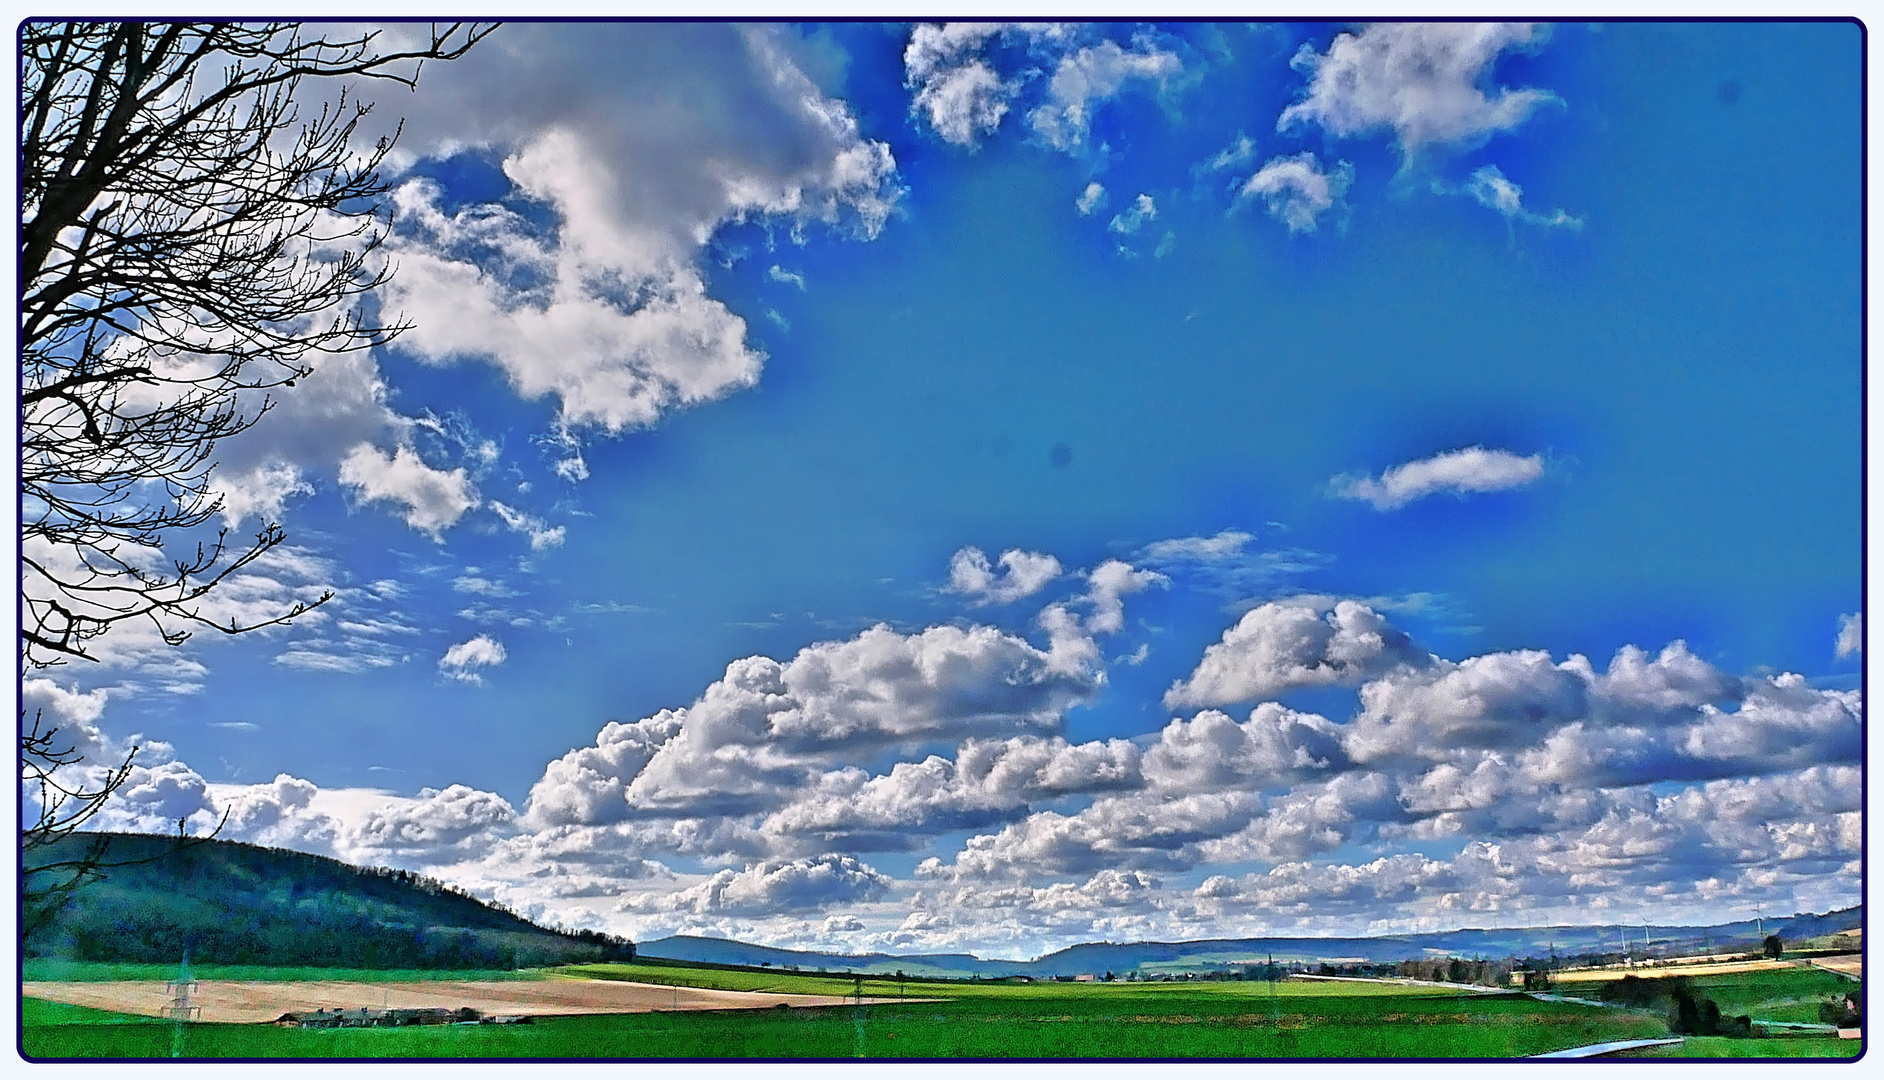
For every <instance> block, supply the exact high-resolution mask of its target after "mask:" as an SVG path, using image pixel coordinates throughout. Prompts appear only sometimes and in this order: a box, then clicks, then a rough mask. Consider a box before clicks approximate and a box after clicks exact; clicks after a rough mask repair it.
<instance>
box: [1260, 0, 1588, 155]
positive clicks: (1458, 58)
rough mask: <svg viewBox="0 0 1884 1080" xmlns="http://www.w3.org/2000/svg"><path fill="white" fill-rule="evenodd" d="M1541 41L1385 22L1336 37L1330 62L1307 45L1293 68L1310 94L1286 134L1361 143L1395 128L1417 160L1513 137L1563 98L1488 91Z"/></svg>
mask: <svg viewBox="0 0 1884 1080" xmlns="http://www.w3.org/2000/svg"><path fill="white" fill-rule="evenodd" d="M1541 40H1542V33H1541V32H1540V31H1539V30H1538V29H1537V28H1536V27H1534V26H1532V25H1530V24H1527V23H1375V24H1373V25H1370V26H1368V27H1366V28H1364V29H1363V30H1361V31H1360V32H1359V33H1357V34H1351V33H1341V34H1337V35H1335V38H1334V40H1333V41H1332V42H1330V43H1329V46H1328V51H1327V52H1326V53H1325V54H1317V53H1316V52H1315V50H1314V48H1313V47H1312V46H1308V45H1304V46H1303V47H1302V49H1301V51H1300V52H1298V53H1297V54H1296V56H1295V59H1294V61H1293V62H1292V64H1293V66H1294V67H1295V68H1296V69H1297V70H1299V71H1301V72H1302V73H1303V74H1304V75H1306V76H1307V77H1308V80H1309V82H1308V88H1307V91H1306V93H1305V94H1304V96H1303V98H1302V100H1301V101H1298V102H1296V103H1295V104H1293V105H1291V106H1289V107H1288V108H1287V109H1284V110H1283V112H1282V115H1281V117H1279V118H1278V119H1277V121H1276V129H1277V130H1278V131H1281V130H1286V129H1287V128H1289V127H1292V126H1294V125H1296V124H1300V123H1304V122H1308V123H1315V124H1319V125H1321V126H1322V127H1324V128H1326V129H1327V130H1328V131H1329V132H1331V133H1333V134H1335V135H1338V136H1352V135H1363V134H1367V133H1369V132H1372V131H1377V130H1380V129H1383V128H1387V129H1391V130H1392V131H1393V133H1394V138H1395V141H1396V142H1397V144H1398V145H1399V147H1400V149H1401V152H1402V153H1403V154H1405V155H1406V157H1407V158H1408V159H1409V160H1410V159H1411V158H1412V156H1413V154H1414V152H1415V151H1417V150H1419V149H1420V148H1422V147H1425V146H1430V145H1436V144H1445V143H1454V144H1470V143H1473V142H1476V141H1478V140H1481V139H1483V138H1486V137H1488V136H1490V135H1492V134H1494V133H1496V132H1500V131H1509V130H1511V129H1512V128H1515V127H1517V126H1518V125H1519V124H1521V123H1523V122H1524V121H1525V119H1526V118H1527V117H1529V116H1530V115H1531V113H1532V112H1534V111H1535V110H1536V109H1537V107H1538V106H1540V105H1542V104H1544V103H1546V102H1551V101H1555V100H1557V99H1556V98H1555V97H1554V96H1553V95H1552V94H1550V93H1549V92H1548V91H1544V90H1535V89H1529V88H1526V89H1522V90H1512V89H1509V88H1505V87H1500V88H1498V89H1497V90H1496V91H1495V92H1493V94H1491V95H1490V96H1487V94H1486V93H1485V91H1484V90H1483V89H1481V84H1482V83H1484V81H1485V80H1486V79H1487V78H1488V77H1489V76H1490V74H1491V69H1492V67H1493V66H1494V65H1495V64H1496V62H1497V60H1498V57H1499V55H1500V54H1501V53H1503V52H1504V51H1505V50H1507V49H1513V48H1526V47H1533V46H1535V45H1537V44H1539V43H1540V42H1541Z"/></svg>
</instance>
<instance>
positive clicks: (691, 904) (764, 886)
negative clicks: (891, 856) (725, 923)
mask: <svg viewBox="0 0 1884 1080" xmlns="http://www.w3.org/2000/svg"><path fill="white" fill-rule="evenodd" d="M889 884H890V879H889V878H888V877H886V876H884V875H883V874H881V873H878V872H877V870H876V869H875V868H874V867H872V866H870V865H869V864H868V863H864V862H859V861H858V860H856V859H854V858H852V857H850V856H848V855H820V856H816V857H813V858H809V859H790V860H786V859H768V860H766V861H764V862H759V863H755V864H753V865H751V866H748V867H746V868H745V869H744V870H738V871H734V870H721V871H719V872H718V873H716V874H714V875H713V876H712V877H710V878H708V879H707V880H706V881H703V882H701V883H700V884H698V885H695V886H693V887H691V888H688V889H683V890H681V891H680V892H677V893H669V894H665V895H663V894H655V895H653V896H644V897H638V898H632V899H628V900H624V901H623V906H622V909H623V910H629V911H634V910H641V911H647V910H650V909H652V910H656V911H683V912H690V913H692V914H696V915H719V914H729V915H761V916H772V915H778V914H781V913H784V912H798V911H815V910H819V909H822V908H826V907H830V906H831V905H833V904H856V903H861V902H867V901H870V900H875V899H877V898H878V897H880V896H882V895H883V893H884V892H885V891H886V890H887V888H888V886H889Z"/></svg>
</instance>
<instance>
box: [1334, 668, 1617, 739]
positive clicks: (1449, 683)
mask: <svg viewBox="0 0 1884 1080" xmlns="http://www.w3.org/2000/svg"><path fill="white" fill-rule="evenodd" d="M1589 693H1590V676H1589V662H1588V661H1587V660H1585V659H1583V658H1582V657H1580V656H1577V657H1571V658H1570V659H1569V660H1567V661H1565V662H1564V663H1562V664H1554V663H1552V661H1551V658H1550V654H1549V653H1546V652H1538V651H1525V652H1505V653H1488V654H1486V655H1484V656H1474V657H1471V658H1469V659H1467V660H1465V661H1463V662H1461V663H1457V664H1454V663H1451V662H1450V661H1443V660H1442V661H1438V662H1436V663H1434V664H1431V665H1430V666H1426V667H1423V668H1402V669H1401V670H1400V671H1398V672H1394V673H1389V674H1387V675H1386V676H1384V677H1382V678H1379V679H1376V680H1375V681H1373V682H1370V683H1368V684H1367V685H1365V686H1363V687H1361V712H1360V714H1359V715H1358V716H1356V717H1355V719H1354V722H1353V725H1352V727H1351V728H1350V729H1349V731H1348V733H1347V737H1346V739H1345V740H1344V741H1345V743H1346V746H1347V750H1348V754H1349V755H1350V756H1351V757H1353V758H1354V760H1356V761H1361V762H1374V761H1378V760H1382V759H1391V758H1430V759H1433V760H1440V761H1443V760H1446V759H1447V758H1448V756H1450V755H1454V754H1459V753H1462V752H1464V751H1466V750H1469V749H1516V748H1519V747H1523V746H1528V745H1531V744H1533V743H1535V742H1538V741H1540V740H1541V738H1542V737H1543V736H1544V735H1546V734H1548V733H1549V732H1550V731H1551V730H1552V729H1554V728H1556V727H1558V726H1561V725H1563V724H1566V723H1569V722H1570V721H1572V720H1575V719H1578V718H1580V717H1582V716H1584V715H1585V714H1586V713H1587V712H1588V709H1589Z"/></svg>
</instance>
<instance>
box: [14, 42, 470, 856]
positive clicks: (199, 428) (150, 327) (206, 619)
mask: <svg viewBox="0 0 1884 1080" xmlns="http://www.w3.org/2000/svg"><path fill="white" fill-rule="evenodd" d="M321 29H322V28H309V27H303V26H300V25H298V24H293V23H266V24H260V23H168V22H117V23H107V22H65V21H35V22H28V23H25V24H24V25H23V26H22V27H21V30H20V91H21V99H20V127H19V132H20V158H19V169H20V173H19V177H20V199H21V202H20V223H21V224H20V264H19V265H20V273H19V280H20V439H21V448H20V545H21V586H20V587H21V625H20V654H21V661H22V664H23V665H24V666H25V667H26V668H27V669H40V668H45V667H50V666H54V665H59V664H63V663H67V662H69V661H72V660H95V659H97V651H96V650H97V645H98V641H99V639H100V638H101V637H102V636H103V635H104V634H106V633H107V632H108V631H110V630H111V629H113V628H114V627H116V626H119V625H120V624H123V623H127V622H144V623H147V624H148V625H150V626H151V627H153V628H154V629H155V631H156V633H157V634H158V635H160V636H161V639H162V640H163V641H165V642H167V643H169V644H171V645H178V644H181V643H182V642H183V641H184V640H186V639H187V638H188V637H189V636H190V634H191V632H192V630H193V629H195V628H198V627H204V626H207V627H210V628H212V629H214V630H217V631H219V632H221V633H224V634H240V633H244V632H247V631H250V630H255V629H258V628H260V627H264V626H273V625H278V624H281V623H285V622H287V621H288V620H290V619H293V618H294V617H295V616H297V615H301V614H304V613H305V612H306V611H307V610H309V609H310V608H312V607H314V606H318V605H319V604H321V603H324V602H325V601H326V600H328V599H329V598H330V597H331V593H327V594H323V595H321V596H320V597H319V598H317V599H313V600H311V602H297V603H294V604H292V605H289V606H287V607H286V608H285V609H284V610H281V611H280V612H279V613H276V614H272V615H268V616H264V617H261V618H257V619H252V620H248V621H244V620H241V619H234V618H228V619H224V618H221V617H219V616H217V615H216V614H214V612H213V610H212V609H211V608H209V606H208V600H209V597H210V594H211V593H212V591H213V590H215V588H216V587H217V585H218V584H220V583H221V582H223V581H225V580H227V579H228V578H229V576H230V575H232V574H235V573H237V572H238V571H240V570H242V569H243V568H244V567H246V566H249V565H250V564H252V563H253V562H254V561H255V560H256V559H258V558H260V557H262V556H263V555H265V554H266V553H267V552H268V551H269V550H271V549H272V548H274V547H276V546H277V545H279V544H280V543H282V541H283V540H284V539H285V534H284V533H283V531H282V529H281V527H280V526H279V525H278V524H276V523H274V522H267V523H265V524H264V525H263V526H262V527H261V528H260V530H259V531H258V532H257V533H256V534H255V535H254V537H253V539H252V540H246V539H245V540H243V541H241V542H239V543H231V542H230V539H229V537H228V536H227V531H226V530H215V529H213V528H212V525H211V521H212V519H213V518H214V517H215V516H216V515H217V514H218V513H219V512H220V511H221V509H222V502H221V500H220V498H219V497H218V496H217V495H216V493H215V489H214V487H213V485H212V482H211V477H212V473H213V471H214V469H215V466H216V459H215V450H216V445H217V443H218V442H219V441H220V440H222V439H226V438H228V437H229V436H231V435H235V434H237V433H239V432H242V431H244V430H247V429H248V428H249V427H251V426H253V425H254V424H255V423H257V422H258V421H259V420H260V419H261V418H262V416H263V415H264V414H266V413H267V412H268V410H269V408H270V407H271V404H272V399H271V397H270V394H271V392H278V390H279V388H282V387H292V386H293V385H294V384H295V380H297V379H299V378H302V377H305V376H306V375H307V374H309V373H310V372H311V371H312V367H311V364H310V359H311V358H312V357H313V356H315V355H317V354H320V353H344V352H351V351H356V350H361V349H370V348H373V347H375V346H378V345H382V344H384V343H386V342H387V341H390V340H391V339H392V338H393V337H394V336H395V335H397V334H398V333H399V332H400V331H401V330H402V329H404V327H403V325H401V324H399V323H398V322H396V321H390V322H389V321H385V320H380V319H376V318H373V317H371V316H370V315H369V314H367V313H366V312H365V310H364V306H363V304H362V303H361V301H362V300H363V299H364V298H365V297H366V294H368V293H371V292H372V291H373V290H374V289H375V288H376V287H378V286H379V285H381V284H382V283H384V282H385V281H386V279H387V276H388V275H389V273H390V269H389V268H388V267H387V266H386V265H385V264H384V261H383V260H381V259H378V258H376V256H375V251H376V249H377V248H378V246H379V245H380V243H381V241H382V240H383V239H384V237H385V235H386V231H387V229H388V227H389V224H390V219H389V215H388V212H387V211H386V210H385V209H384V208H383V204H382V201H381V198H380V197H381V196H382V195H383V194H384V193H385V192H386V190H387V185H386V183H385V182H384V181H383V180H382V179H381V177H380V175H379V168H380V165H381V164H382V163H383V161H384V160H385V157H386V154H387V153H388V151H389V150H390V149H391V145H392V139H391V138H382V139H379V140H377V141H376V142H374V143H373V144H372V145H370V146H365V147H359V146H355V145H354V136H355V133H356V130H357V128H358V125H359V123H360V121H361V119H362V118H363V117H364V116H365V115H366V114H367V112H368V110H369V108H370V106H368V105H365V104H362V103H361V102H359V101H358V100H357V99H356V97H355V93H354V88H355V87H356V86H358V85H359V84H360V82H361V80H367V79H373V80H382V81H388V82H393V83H399V84H403V85H405V86H407V87H412V86H415V85H416V84H417V80H418V77H419V72H420V70H421V68H422V66H423V64H424V62H425V61H427V60H449V59H453V58H456V57H458V56H461V55H463V54H464V52H465V51H466V50H467V49H469V48H470V47H471V46H473V45H475V44H476V43H477V42H478V41H479V40H481V39H482V38H483V37H484V36H485V35H487V34H489V33H490V32H491V31H492V30H493V29H495V27H494V26H489V25H478V24H467V23H452V24H449V25H442V24H434V25H432V26H431V27H429V29H428V30H427V31H426V32H424V33H422V34H418V35H415V36H414V39H413V40H412V41H411V42H410V43H409V44H405V45H401V44H392V43H389V42H387V41H384V40H382V38H383V37H390V36H391V35H384V34H382V33H381V32H380V31H376V30H338V31H334V32H330V33H325V34H323V33H321V32H319V31H320V30H321ZM326 29H328V30H333V28H331V27H329V28H326ZM401 32H402V33H406V34H410V30H407V29H406V28H401ZM310 80H313V81H315V82H319V83H321V84H323V85H330V86H332V87H334V89H333V90H332V92H331V94H330V95H329V96H328V97H327V98H326V99H325V100H323V101H322V102H321V103H320V104H319V105H318V106H317V107H314V106H307V107H304V101H305V99H306V96H307V94H306V91H307V90H308V87H309V84H310ZM395 135H396V132H395ZM134 752H135V751H133V753H134ZM20 763H21V780H22V785H23V786H25V787H27V788H29V789H30V788H35V787H36V788H37V791H36V792H34V791H31V790H28V791H23V795H29V796H30V795H33V794H35V793H37V794H38V795H39V796H41V798H40V803H39V805H40V808H41V809H40V813H39V818H38V821H37V823H26V824H24V828H23V837H22V843H23V844H24V846H25V847H26V848H27V849H28V850H29V851H30V850H31V849H33V848H35V847H40V846H43V845H45V844H47V843H50V842H52V841H54V840H57V839H58V838H60V837H63V836H65V835H67V834H69V833H71V832H72V831H73V830H75V829H77V828H78V827H79V826H80V825H81V824H83V823H84V821H86V820H87V819H89V818H90V817H91V816H92V815H93V814H95V813H96V812H97V811H98V810H99V809H100V808H101V807H102V805H103V804H104V801H105V799H106V798H107V797H108V796H109V795H110V794H111V792H112V791H114V790H116V789H117V788H118V787H119V786H120V785H122V784H123V783H124V781H125V779H126V778H127V776H128V775H129V770H130V758H129V757H127V758H126V759H125V760H124V762H123V763H122V764H120V765H119V766H116V767H114V768H105V769H94V770H92V775H91V776H90V778H89V779H88V780H87V781H86V782H84V783H62V782H60V781H59V780H58V777H59V776H60V775H61V773H60V771H61V770H62V769H63V770H67V771H66V772H65V773H64V774H63V775H65V776H71V775H73V772H74V771H75V767H76V766H79V765H80V759H79V758H78V756H77V755H76V751H75V750H74V749H73V748H72V747H71V746H70V745H68V744H65V743H61V742H60V741H58V739H57V730H56V729H52V730H45V729H42V726H41V724H40V720H39V718H38V717H37V716H35V717H34V720H33V723H32V726H31V728H30V729H29V728H28V725H27V717H26V715H25V713H24V712H22V714H21V723H20ZM48 797H50V799H51V801H50V802H48V801H47V798H48ZM96 866H97V859H96V858H93V859H92V860H90V862H89V863H87V864H86V865H85V866H84V867H80V868H78V872H77V874H76V876H77V877H79V878H82V877H83V876H84V873H85V872H88V871H90V870H95V869H96ZM65 870H66V871H67V872H68V873H70V872H72V871H73V868H71V867H67V868H65ZM31 891H32V890H31V889H30V888H29V889H28V892H29V893H30V892H31Z"/></svg>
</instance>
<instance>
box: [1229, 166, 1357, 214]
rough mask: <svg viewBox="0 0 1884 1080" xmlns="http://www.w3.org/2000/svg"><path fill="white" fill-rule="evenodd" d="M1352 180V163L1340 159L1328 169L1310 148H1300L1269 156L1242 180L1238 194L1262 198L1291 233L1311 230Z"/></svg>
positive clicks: (1339, 198) (1336, 203) (1345, 190)
mask: <svg viewBox="0 0 1884 1080" xmlns="http://www.w3.org/2000/svg"><path fill="white" fill-rule="evenodd" d="M1353 182H1354V166H1353V165H1350V164H1349V163H1347V162H1345V161H1343V162H1341V163H1340V164H1339V165H1336V166H1335V168H1334V169H1333V171H1329V170H1326V169H1323V168H1322V166H1321V161H1320V159H1318V158H1316V157H1315V155H1314V154H1313V153H1312V152H1309V151H1303V152H1302V153H1300V154H1296V155H1295V156H1293V157H1278V158H1271V159H1270V160H1269V161H1268V162H1267V163H1266V164H1264V165H1263V167H1262V168H1261V169H1258V170H1257V171H1256V175H1254V176H1252V177H1250V178H1249V180H1248V181H1247V182H1245V183H1244V185H1243V188H1242V190H1241V192H1239V195H1238V197H1239V198H1244V199H1261V200H1262V201H1263V205H1265V206H1267V207H1268V208H1269V216H1270V217H1273V218H1275V219H1276V220H1278V221H1280V222H1282V223H1283V224H1284V225H1287V226H1288V227H1289V231H1290V232H1292V233H1302V232H1314V231H1315V228H1316V226H1317V224H1318V223H1319V222H1320V220H1321V216H1322V215H1323V214H1325V213H1327V212H1328V211H1330V210H1332V209H1334V208H1335V207H1336V206H1337V205H1340V203H1341V200H1342V198H1343V197H1344V196H1345V195H1346V194H1347V192H1348V187H1349V185H1351V184H1353Z"/></svg>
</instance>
